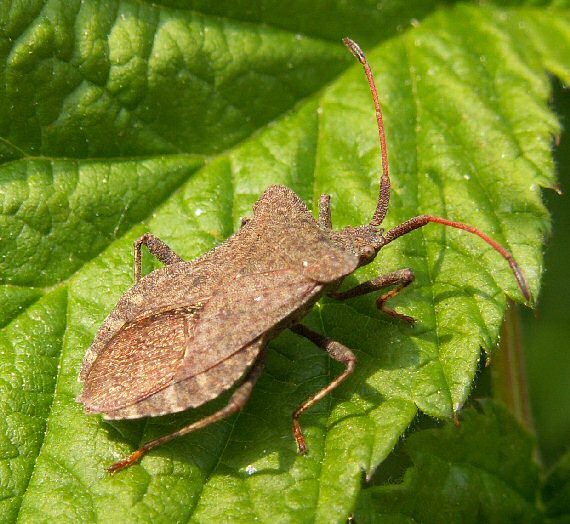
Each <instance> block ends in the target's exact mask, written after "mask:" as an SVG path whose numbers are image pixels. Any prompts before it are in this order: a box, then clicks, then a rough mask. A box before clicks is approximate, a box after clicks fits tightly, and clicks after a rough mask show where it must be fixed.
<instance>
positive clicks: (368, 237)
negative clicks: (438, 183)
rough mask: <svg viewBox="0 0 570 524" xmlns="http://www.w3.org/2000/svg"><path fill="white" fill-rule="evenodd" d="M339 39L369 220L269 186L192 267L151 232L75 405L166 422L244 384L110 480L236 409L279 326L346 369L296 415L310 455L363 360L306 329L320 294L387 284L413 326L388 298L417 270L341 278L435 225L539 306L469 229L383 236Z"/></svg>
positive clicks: (88, 361)
mask: <svg viewBox="0 0 570 524" xmlns="http://www.w3.org/2000/svg"><path fill="white" fill-rule="evenodd" d="M344 43H345V44H346V45H347V47H348V48H349V49H350V50H351V51H352V53H353V54H354V55H355V56H356V57H357V58H358V60H359V61H360V62H361V63H362V65H363V66H364V69H365V72H366V76H367V78H368V81H369V84H370V88H371V91H372V95H373V99H374V104H375V108H376V116H377V121H378V131H379V136H380V150H381V154H382V177H381V182H380V193H379V198H378V203H377V208H376V211H375V212H374V215H373V217H372V220H371V221H370V224H368V225H364V226H360V227H347V228H344V229H342V230H340V231H335V230H333V229H332V220H331V209H330V197H329V196H328V195H323V196H321V199H320V206H319V218H318V220H315V219H314V217H313V215H312V214H311V212H310V211H309V210H308V208H307V206H306V205H305V203H304V202H303V201H302V200H301V199H300V198H299V197H298V196H297V195H296V194H295V193H294V192H293V191H292V190H291V189H288V188H287V187H284V186H271V187H269V188H268V189H267V190H266V191H265V192H264V194H263V195H262V196H261V198H260V199H259V200H258V202H257V203H256V204H255V206H254V209H253V217H252V218H251V219H248V220H246V221H244V222H243V224H242V227H241V228H240V229H239V231H238V232H237V233H236V234H234V235H233V236H232V237H230V238H229V239H228V240H227V241H225V242H224V243H223V244H221V245H220V246H218V247H217V248H215V249H213V250H212V251H210V252H208V253H206V254H205V255H203V256H201V257H199V258H198V259H196V260H194V261H192V262H186V261H184V260H183V259H182V258H180V257H179V256H178V255H177V254H176V253H175V252H174V251H173V250H172V249H170V247H168V246H167V245H166V244H165V243H164V242H162V241H161V240H160V239H158V238H157V237H155V236H153V235H152V234H150V233H149V234H146V235H143V236H142V237H141V238H140V239H139V240H137V242H136V243H135V285H134V287H132V288H131V289H130V290H128V291H127V292H126V293H125V294H124V295H123V296H122V297H121V299H120V300H119V302H118V304H117V306H116V307H115V309H114V310H113V311H112V313H111V314H110V315H109V316H108V318H107V319H106V320H105V323H104V324H103V326H102V327H101V329H100V330H99V332H98V333H97V335H96V337H95V340H94V341H93V344H92V345H91V347H90V348H89V350H88V352H87V354H86V356H85V360H84V362H83V367H82V369H81V374H80V380H81V382H82V383H83V393H82V394H81V396H80V397H79V401H80V402H82V403H83V404H84V405H85V409H86V411H87V412H88V413H102V414H103V416H104V418H106V419H129V418H139V417H147V416H158V415H164V414H167V413H174V412H178V411H183V410H186V409H189V408H192V407H197V406H200V405H202V404H204V403H206V402H208V401H209V400H212V399H214V398H215V397H217V396H218V395H220V394H221V393H222V392H224V391H226V390H228V389H229V388H231V387H232V386H233V385H234V384H236V382H238V381H239V380H240V379H242V377H243V380H242V382H241V384H240V385H239V386H238V387H237V388H236V390H235V391H234V393H233V395H232V396H231V398H230V400H229V402H228V404H227V406H226V407H224V408H223V409H221V410H219V411H217V412H215V413H214V414H212V415H210V416H208V417H205V418H203V419H201V420H199V421H197V422H195V423H193V424H191V425H189V426H186V427H184V428H182V429H180V430H178V431H176V432H174V433H171V434H168V435H165V436H163V437H161V438H158V439H156V440H153V441H151V442H148V443H146V444H145V445H144V446H142V447H141V448H140V449H138V450H137V451H135V452H134V453H133V454H132V455H131V456H130V457H128V458H126V459H125V460H122V461H120V462H118V463H116V464H114V465H113V466H111V467H110V468H109V471H110V472H111V473H114V472H116V471H118V470H120V469H122V468H124V467H127V466H129V465H131V464H133V463H134V462H136V461H138V460H139V459H140V458H141V457H142V456H143V455H144V454H145V453H146V452H148V451H150V450H151V449H153V448H155V447H157V446H159V445H161V444H163V443H165V442H168V441H170V440H172V439H174V438H176V437H179V436H181V435H185V434H187V433H190V432H192V431H195V430H197V429H200V428H203V427H205V426H207V425H209V424H211V423H213V422H216V421H218V420H220V419H222V418H224V417H227V416H229V415H231V414H233V413H235V412H237V411H239V410H240V409H241V408H242V407H243V406H244V405H245V403H246V402H247V399H248V398H249V396H250V394H251V391H252V389H253V386H254V385H255V382H256V381H257V379H258V378H259V376H260V374H261V372H262V370H263V366H264V361H265V348H266V346H267V343H268V341H269V340H271V339H272V338H273V337H275V336H276V335H277V334H279V333H280V332H281V331H283V330H284V329H291V330H292V331H294V332H295V333H297V334H299V335H301V336H303V337H306V338H308V339H309V340H311V341H312V342H314V343H315V344H316V345H317V346H319V347H321V348H322V349H324V350H325V351H327V353H328V354H329V355H330V356H331V357H332V358H334V359H335V360H338V361H339V362H341V363H343V364H344V365H345V366H346V368H345V370H344V372H343V373H341V374H340V375H339V376H338V377H337V378H336V379H334V380H333V381H332V382H331V383H330V384H329V385H328V386H327V387H325V388H324V389H322V390H321V391H319V392H318V393H316V394H315V395H314V396H312V397H311V398H309V399H307V400H306V401H305V403H303V404H302V405H301V406H299V408H298V409H297V410H296V411H295V413H294V414H293V429H294V434H295V438H296V440H297V444H298V448H299V451H300V452H301V453H304V452H306V450H307V446H306V443H305V439H304V437H303V433H302V430H301V426H300V424H299V418H300V416H301V415H302V414H303V413H304V412H305V411H306V410H307V409H309V408H310V407H311V406H312V405H314V404H315V403H316V402H318V401H319V400H320V399H322V398H323V397H324V396H325V395H326V394H328V393H329V392H330V391H331V390H333V389H334V388H335V387H337V386H338V385H339V384H340V383H341V382H343V381H344V380H345V379H346V378H348V377H349V375H350V374H351V373H352V372H353V370H354V367H355V365H356V358H355V356H354V354H353V353H352V351H351V350H350V349H349V348H347V347H345V346H343V345H342V344H340V343H339V342H336V341H335V340H332V339H330V338H328V337H325V336H323V335H321V334H319V333H316V332H314V331H312V330H310V329H309V328H307V327H306V326H304V325H303V324H302V323H301V321H302V319H303V317H304V316H305V315H306V314H307V312H308V311H309V310H310V309H311V308H312V307H313V305H314V304H315V303H316V302H317V301H318V300H319V299H320V298H321V297H322V296H324V295H328V296H330V297H333V298H335V299H338V300H345V299H347V298H350V297H355V296H359V295H363V294H366V293H370V292H375V291H379V290H381V289H384V288H391V289H390V291H388V292H385V293H384V294H381V296H380V297H379V298H378V299H377V305H378V307H379V308H380V309H381V310H382V311H384V312H385V313H387V314H388V315H391V316H393V317H395V318H397V319H400V320H402V321H406V322H408V323H410V324H413V323H414V319H412V318H411V317H409V316H407V315H404V314H401V313H398V312H396V311H394V310H393V309H390V308H389V307H388V306H387V301H388V300H389V299H390V298H392V297H394V296H395V295H396V294H398V293H399V292H400V291H401V290H402V289H403V288H405V287H406V286H408V285H410V284H411V283H412V282H413V280H414V275H413V272H412V270H411V269H407V268H406V269H401V270H399V271H395V272H393V273H390V274H387V275H382V276H379V277H377V278H374V279H372V280H370V281H368V282H364V283H363V284H360V285H358V286H356V287H354V288H352V289H349V290H348V291H339V290H338V289H339V286H340V284H341V283H342V281H343V279H344V278H345V277H346V276H348V275H350V274H351V273H353V272H354V271H355V270H356V269H358V268H359V267H361V266H364V265H366V264H368V263H370V262H371V261H372V260H374V258H375V257H376V255H377V254H378V252H379V251H380V249H382V247H384V246H385V245H387V244H389V243H390V242H392V241H393V240H395V239H397V238H399V237H401V236H402V235H405V234H407V233H410V232H411V231H413V230H414V229H417V228H420V227H423V226H425V225H426V224H428V223H430V222H435V223H439V224H443V225H446V226H451V227H454V228H458V229H464V230H466V231H468V232H470V233H473V234H475V235H477V236H479V237H480V238H482V239H483V240H484V241H486V242H487V243H488V244H490V245H491V246H492V247H493V248H494V249H495V250H497V251H498V252H499V253H500V254H501V255H502V256H503V257H504V258H505V259H506V260H507V262H508V263H509V265H510V267H511V269H512V271H513V274H514V277H515V278H516V280H517V283H518V285H519V287H520V289H521V291H522V293H523V295H524V297H525V299H526V301H527V302H531V301H532V297H531V293H530V290H529V287H528V285H527V282H526V280H525V278H524V275H523V273H522V271H521V270H520V268H519V266H518V265H517V263H516V262H515V260H514V259H513V257H512V255H511V254H510V253H509V252H508V251H507V250H506V249H505V248H503V247H502V246H501V245H499V244H498V243H497V242H495V241H494V240H492V239H491V238H490V237H489V236H487V235H486V234H485V233H483V232H481V231H480V230H478V229H477V228H475V227H473V226H469V225H467V224H463V223H460V222H454V221H452V220H448V219H445V218H439V217H435V216H431V215H421V216H417V217H414V218H411V219H410V220H408V221H406V222H404V223H403V224H401V225H399V226H397V227H395V228H393V229H391V230H389V231H387V232H384V230H383V229H381V228H380V225H381V224H382V222H383V220H384V217H385V216H386V213H387V212H388V204H389V201H390V176H389V172H388V154H387V148H386V139H385V134H384V125H383V121H382V112H381V109H380V104H379V101H378V95H377V91H376V87H375V84H374V78H373V76H372V72H371V70H370V66H369V65H368V62H367V61H366V57H365V56H364V53H363V52H362V51H361V49H360V48H359V47H358V45H357V44H356V43H354V42H353V41H352V40H350V39H348V38H347V39H345V40H344ZM143 244H144V245H146V246H147V247H148V249H149V250H150V252H151V253H152V254H153V255H154V256H155V257H156V258H158V259H159V260H160V261H161V262H163V263H164V264H165V266H164V267H163V268H161V269H157V270H156V271H153V272H152V273H150V274H148V275H147V276H145V277H142V275H141V249H142V245H143Z"/></svg>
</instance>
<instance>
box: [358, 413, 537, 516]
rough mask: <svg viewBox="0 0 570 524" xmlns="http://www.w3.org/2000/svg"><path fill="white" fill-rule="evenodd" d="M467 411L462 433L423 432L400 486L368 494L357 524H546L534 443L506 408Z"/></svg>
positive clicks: (408, 448) (413, 440)
mask: <svg viewBox="0 0 570 524" xmlns="http://www.w3.org/2000/svg"><path fill="white" fill-rule="evenodd" d="M481 408H482V409H481V412H477V411H476V410H475V409H473V408H468V409H466V410H465V412H464V413H463V415H462V424H461V427H459V428H456V427H455V426H454V425H453V424H452V423H448V424H446V425H445V427H443V428H438V429H431V430H424V431H420V432H418V433H416V434H414V435H412V436H411V437H410V439H409V440H408V441H407V442H406V444H405V452H406V454H407V455H409V457H410V458H411V460H412V461H413V464H414V465H413V467H412V468H411V469H409V470H408V471H407V472H406V475H405V478H404V481H403V482H402V483H401V484H393V485H386V486H377V487H373V488H369V489H366V490H363V491H362V493H361V496H360V499H359V504H358V507H357V510H356V512H355V517H356V520H357V521H358V522H425V523H426V524H429V523H432V522H434V523H437V522H465V523H468V524H469V523H474V524H475V523H477V522H542V520H541V517H540V514H539V512H538V510H537V509H536V497H537V489H538V468H537V466H536V465H535V464H534V463H533V461H532V459H531V455H532V450H533V447H534V446H533V445H534V442H533V439H532V438H531V437H530V435H528V434H527V433H526V432H525V431H524V430H523V428H522V427H520V426H519V425H518V423H517V422H516V420H515V419H514V417H513V416H512V415H511V414H509V412H508V411H507V409H506V408H505V407H504V406H502V405H501V404H498V403H497V404H495V403H492V402H484V403H482V404H481Z"/></svg>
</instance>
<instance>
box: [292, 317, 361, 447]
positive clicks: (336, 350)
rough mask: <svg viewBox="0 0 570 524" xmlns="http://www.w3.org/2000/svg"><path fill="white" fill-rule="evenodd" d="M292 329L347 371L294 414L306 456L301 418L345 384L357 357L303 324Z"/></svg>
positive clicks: (297, 437) (295, 426) (299, 438)
mask: <svg viewBox="0 0 570 524" xmlns="http://www.w3.org/2000/svg"><path fill="white" fill-rule="evenodd" d="M290 329H291V331H294V332H295V333H297V334H298V335H301V336H303V337H305V338H308V339H309V340H310V341H311V342H313V343H314V344H315V345H317V346H319V347H320V348H321V349H324V350H325V351H326V352H327V353H328V354H329V356H330V357H332V358H334V359H335V360H337V361H338V362H342V363H343V364H345V365H346V369H345V370H344V371H343V372H342V373H341V374H340V375H339V376H338V377H336V378H335V379H334V380H333V381H332V382H331V383H330V384H329V385H328V386H326V387H325V388H323V389H321V390H320V391H319V392H318V393H317V394H315V395H313V396H312V397H310V398H308V399H307V400H306V401H305V402H303V404H301V405H300V406H299V407H298V408H297V409H296V410H295V413H293V432H294V433H295V439H296V440H297V446H298V448H299V453H302V454H304V453H306V452H307V444H306V442H305V437H304V436H303V432H302V430H301V424H300V423H299V417H300V416H301V415H302V414H303V413H304V412H305V411H307V410H308V409H309V408H310V407H311V406H313V405H314V404H316V403H317V402H318V401H319V400H321V399H322V398H323V397H324V396H325V395H327V394H328V393H330V392H331V391H332V390H333V389H334V388H336V387H337V386H339V385H340V384H341V383H342V382H344V381H345V380H346V379H347V378H348V377H349V376H350V375H352V373H353V372H354V368H355V366H356V357H355V356H354V353H353V352H352V351H351V350H350V349H348V348H347V347H346V346H343V345H342V344H341V343H340V342H337V341H336V340H333V339H332V338H328V337H325V336H324V335H321V334H320V333H317V332H316V331H313V330H312V329H309V328H308V327H306V326H303V324H296V325H294V326H291V328H290Z"/></svg>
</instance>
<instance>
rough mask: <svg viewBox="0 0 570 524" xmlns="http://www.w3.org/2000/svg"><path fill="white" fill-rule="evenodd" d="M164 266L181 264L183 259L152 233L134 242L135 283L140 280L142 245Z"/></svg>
mask: <svg viewBox="0 0 570 524" xmlns="http://www.w3.org/2000/svg"><path fill="white" fill-rule="evenodd" d="M143 244H144V245H145V246H146V247H148V250H149V251H150V252H151V253H152V254H153V255H154V256H155V257H156V258H158V260H160V261H161V262H162V263H164V264H174V263H175V262H183V261H184V259H183V258H181V257H180V256H178V255H177V254H176V253H175V252H174V251H173V250H172V249H171V248H170V247H169V246H168V245H167V244H165V243H164V242H163V241H162V240H160V238H158V237H155V236H154V235H153V234H152V233H145V234H144V235H143V236H142V237H140V238H139V239H138V240H137V241H136V242H135V282H138V281H139V280H140V279H141V271H142V269H141V265H142V245H143Z"/></svg>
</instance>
